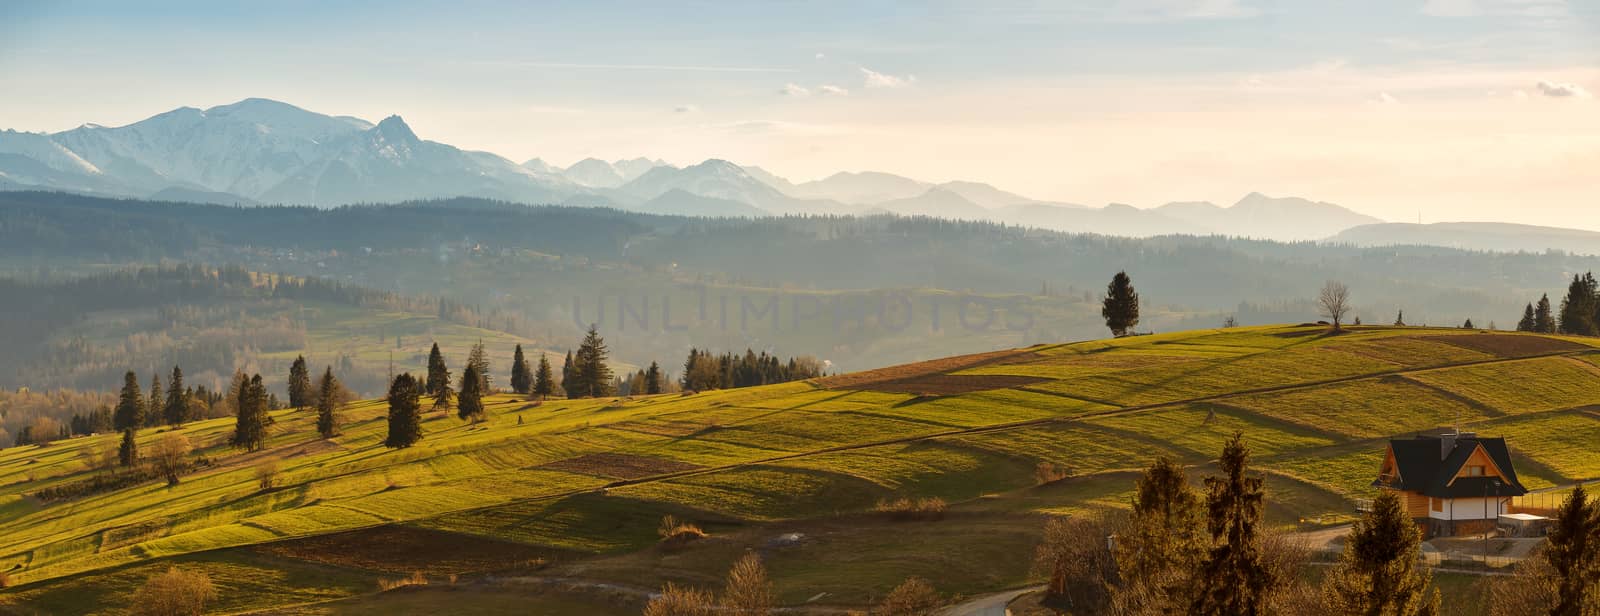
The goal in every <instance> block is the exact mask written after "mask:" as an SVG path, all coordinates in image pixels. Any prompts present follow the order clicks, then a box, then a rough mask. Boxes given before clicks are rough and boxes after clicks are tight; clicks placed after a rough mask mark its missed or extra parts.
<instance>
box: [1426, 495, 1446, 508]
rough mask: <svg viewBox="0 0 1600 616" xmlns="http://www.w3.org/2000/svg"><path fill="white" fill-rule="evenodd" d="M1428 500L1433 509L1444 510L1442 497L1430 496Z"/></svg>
mask: <svg viewBox="0 0 1600 616" xmlns="http://www.w3.org/2000/svg"><path fill="white" fill-rule="evenodd" d="M1428 502H1429V503H1432V505H1433V510H1434V511H1444V499H1442V498H1430V499H1428Z"/></svg>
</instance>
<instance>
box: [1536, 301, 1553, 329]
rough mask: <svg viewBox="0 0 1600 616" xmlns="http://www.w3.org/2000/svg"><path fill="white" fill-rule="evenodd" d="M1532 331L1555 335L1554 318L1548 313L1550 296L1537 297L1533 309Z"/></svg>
mask: <svg viewBox="0 0 1600 616" xmlns="http://www.w3.org/2000/svg"><path fill="white" fill-rule="evenodd" d="M1533 331H1536V332H1539V333H1541V334H1554V333H1556V317H1555V314H1554V313H1552V312H1551V311H1550V294H1549V293H1546V294H1543V295H1540V296H1539V303H1538V305H1536V306H1534V308H1533Z"/></svg>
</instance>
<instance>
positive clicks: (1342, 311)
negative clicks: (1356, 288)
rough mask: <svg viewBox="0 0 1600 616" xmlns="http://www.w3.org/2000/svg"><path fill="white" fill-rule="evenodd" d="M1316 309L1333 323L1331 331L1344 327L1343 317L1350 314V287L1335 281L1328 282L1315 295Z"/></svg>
mask: <svg viewBox="0 0 1600 616" xmlns="http://www.w3.org/2000/svg"><path fill="white" fill-rule="evenodd" d="M1317 307H1318V308H1320V309H1321V310H1322V312H1321V314H1322V316H1324V317H1327V318H1328V320H1329V321H1332V322H1333V331H1339V330H1340V329H1342V327H1343V325H1344V315H1346V314H1348V313H1349V312H1350V287H1347V286H1345V284H1344V283H1342V282H1339V281H1337V280H1329V281H1328V282H1327V283H1326V284H1323V285H1322V291H1320V292H1318V293H1317Z"/></svg>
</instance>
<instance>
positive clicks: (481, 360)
mask: <svg viewBox="0 0 1600 616" xmlns="http://www.w3.org/2000/svg"><path fill="white" fill-rule="evenodd" d="M467 365H468V366H471V367H473V368H476V370H474V372H477V374H478V391H481V392H483V393H484V394H488V393H489V392H491V391H493V390H492V389H490V386H492V385H493V384H494V380H493V379H490V378H489V352H488V351H486V350H484V348H483V341H482V340H479V341H478V343H477V344H474V345H472V351H471V352H470V353H467ZM463 374H465V373H463Z"/></svg>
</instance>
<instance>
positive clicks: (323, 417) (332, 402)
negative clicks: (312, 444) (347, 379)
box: [317, 366, 344, 438]
mask: <svg viewBox="0 0 1600 616" xmlns="http://www.w3.org/2000/svg"><path fill="white" fill-rule="evenodd" d="M343 389H344V386H343V385H341V384H340V383H339V379H337V378H334V376H333V366H328V368H327V370H324V371H323V373H322V379H321V380H320V381H319V382H318V383H317V434H319V435H322V438H333V437H335V436H338V435H339V416H338V411H339V406H340V405H341V404H343V403H344V400H343V398H344V394H343V391H342V390H343Z"/></svg>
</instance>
